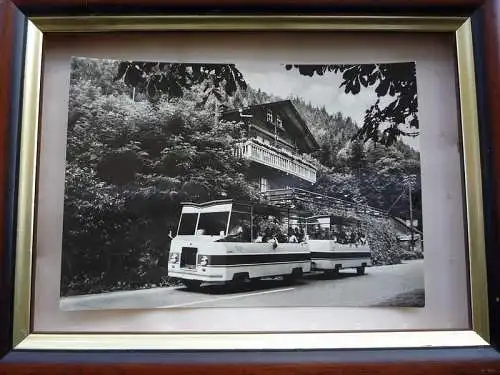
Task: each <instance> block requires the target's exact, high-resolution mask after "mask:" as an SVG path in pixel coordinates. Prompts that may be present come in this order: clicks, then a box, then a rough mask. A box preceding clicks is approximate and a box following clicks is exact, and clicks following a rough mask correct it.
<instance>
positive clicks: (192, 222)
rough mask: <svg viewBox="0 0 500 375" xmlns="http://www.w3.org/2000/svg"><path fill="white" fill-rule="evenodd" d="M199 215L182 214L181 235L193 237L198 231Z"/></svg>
mask: <svg viewBox="0 0 500 375" xmlns="http://www.w3.org/2000/svg"><path fill="white" fill-rule="evenodd" d="M197 220H198V214H182V215H181V222H180V224H179V233H177V234H179V235H193V234H194V231H195V229H196V221H197Z"/></svg>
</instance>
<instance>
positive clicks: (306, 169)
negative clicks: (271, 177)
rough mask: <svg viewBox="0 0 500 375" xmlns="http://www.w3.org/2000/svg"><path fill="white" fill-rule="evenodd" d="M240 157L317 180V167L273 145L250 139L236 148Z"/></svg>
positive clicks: (313, 180)
mask: <svg viewBox="0 0 500 375" xmlns="http://www.w3.org/2000/svg"><path fill="white" fill-rule="evenodd" d="M236 154H237V155H238V156H239V157H242V158H245V159H248V160H252V161H255V162H257V163H260V164H264V165H267V166H268V167H271V168H275V169H277V170H280V171H282V172H286V173H289V174H292V175H294V176H296V177H299V178H302V179H304V180H306V181H309V182H310V183H315V182H316V167H315V166H314V165H313V164H312V162H308V161H306V160H304V158H303V157H301V156H299V155H293V154H291V153H290V152H288V151H284V150H279V149H277V148H275V147H273V146H271V145H267V144H261V143H259V142H258V141H256V140H255V139H250V140H248V141H246V142H244V143H242V144H240V145H239V146H238V147H237V149H236Z"/></svg>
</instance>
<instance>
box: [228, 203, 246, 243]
mask: <svg viewBox="0 0 500 375" xmlns="http://www.w3.org/2000/svg"><path fill="white" fill-rule="evenodd" d="M250 219H251V217H250V214H249V213H244V212H235V211H232V212H231V219H230V220H229V233H228V237H230V238H231V240H232V241H235V242H250Z"/></svg>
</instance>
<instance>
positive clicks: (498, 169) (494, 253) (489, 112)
mask: <svg viewBox="0 0 500 375" xmlns="http://www.w3.org/2000/svg"><path fill="white" fill-rule="evenodd" d="M482 12H483V17H484V26H483V27H484V30H483V35H484V45H483V47H484V51H483V52H484V60H483V64H484V65H483V69H484V81H485V84H484V87H483V93H482V94H483V95H484V98H485V101H486V103H485V105H484V109H483V114H482V115H483V116H484V117H485V120H486V121H485V124H487V125H488V130H489V134H488V135H489V139H490V145H489V149H488V148H486V147H485V150H484V152H485V153H487V154H489V155H488V156H489V163H490V165H489V168H488V170H486V171H485V173H486V174H488V173H489V177H490V180H491V181H490V183H489V184H488V185H489V186H487V188H489V197H488V198H489V201H487V202H486V207H485V208H486V209H489V210H490V211H491V212H490V213H491V215H490V217H488V219H489V220H487V234H488V236H487V237H488V238H487V250H488V254H487V255H488V284H489V285H488V286H489V305H490V325H491V335H492V341H493V345H495V346H496V347H497V348H500V1H499V0H492V1H488V2H487V3H486V4H485V5H484V7H483V9H482ZM480 94H481V93H480ZM485 159H486V157H485Z"/></svg>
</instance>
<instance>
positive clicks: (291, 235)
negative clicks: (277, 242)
mask: <svg viewBox="0 0 500 375" xmlns="http://www.w3.org/2000/svg"><path fill="white" fill-rule="evenodd" d="M295 229H297V228H295ZM288 242H291V243H297V242H299V240H298V239H297V236H296V235H295V233H294V231H293V229H292V228H289V229H288Z"/></svg>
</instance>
